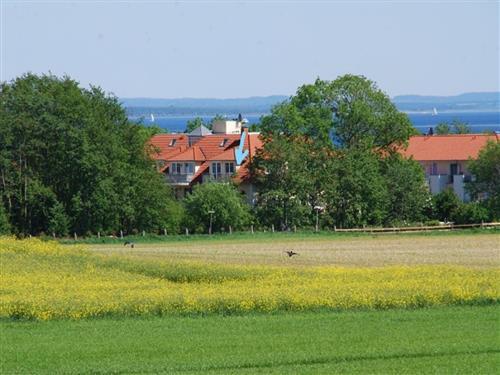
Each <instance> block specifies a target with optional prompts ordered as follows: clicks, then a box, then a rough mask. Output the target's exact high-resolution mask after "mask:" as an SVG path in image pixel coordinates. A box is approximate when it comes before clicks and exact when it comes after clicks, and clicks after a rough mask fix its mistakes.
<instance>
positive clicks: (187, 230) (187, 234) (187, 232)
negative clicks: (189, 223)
mask: <svg viewBox="0 0 500 375" xmlns="http://www.w3.org/2000/svg"><path fill="white" fill-rule="evenodd" d="M186 236H189V229H187V228H186Z"/></svg>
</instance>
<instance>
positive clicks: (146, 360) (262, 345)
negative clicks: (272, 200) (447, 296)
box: [1, 306, 500, 374]
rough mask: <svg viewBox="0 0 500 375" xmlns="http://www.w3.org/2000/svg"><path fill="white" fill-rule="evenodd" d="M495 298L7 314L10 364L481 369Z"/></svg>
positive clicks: (493, 351) (488, 355)
mask: <svg viewBox="0 0 500 375" xmlns="http://www.w3.org/2000/svg"><path fill="white" fill-rule="evenodd" d="M498 323H499V315H498V308H497V307H495V306H487V307H450V308H435V309H421V310H389V311H376V312H362V311H360V312H342V313H327V312H324V313H297V314H286V313H285V314H276V315H261V314H252V315H246V316H231V317H221V316H209V317H204V318H203V317H196V318H189V317H168V318H148V319H119V320H109V319H101V320H83V321H77V322H75V321H52V322H2V335H1V340H2V343H1V344H2V368H1V369H2V373H3V374H11V373H46V374H53V373H93V374H97V373H99V374H109V373H141V374H142V373H169V374H170V373H183V374H184V373H193V374H196V373H199V374H202V373H223V374H226V373H227V374H234V373H245V374H247V373H248V374H254V373H265V374H284V373H300V374H304V373H311V374H320V373H323V374H331V373H336V372H349V373H462V374H465V373H475V374H479V373H483V374H492V373H495V372H496V370H498V368H499V366H500V346H499V337H498V330H497V328H498Z"/></svg>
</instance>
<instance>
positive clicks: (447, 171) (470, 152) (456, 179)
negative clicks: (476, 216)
mask: <svg viewBox="0 0 500 375" xmlns="http://www.w3.org/2000/svg"><path fill="white" fill-rule="evenodd" d="M488 141H494V142H499V135H498V134H492V135H488V134H450V135H422V136H413V137H411V138H410V140H409V142H408V148H407V149H406V150H404V151H402V152H401V153H402V154H403V155H405V156H407V157H412V158H413V159H414V160H416V161H418V162H419V163H420V164H421V165H422V168H423V169H424V171H425V177H426V179H427V183H428V184H429V189H430V191H431V193H432V194H437V193H440V192H441V191H443V190H444V189H446V188H452V189H453V191H454V192H455V194H456V195H457V196H458V197H459V198H460V199H461V200H462V201H464V202H467V201H469V200H470V197H469V195H468V194H467V191H466V190H465V183H466V182H469V181H471V179H473V178H474V177H473V176H472V175H471V173H470V171H469V170H468V169H467V162H468V161H469V159H475V158H477V156H478V154H479V151H480V150H481V149H482V148H483V147H484V146H486V143H487V142H488Z"/></svg>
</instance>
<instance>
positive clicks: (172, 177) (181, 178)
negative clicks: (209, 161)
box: [165, 173, 194, 184]
mask: <svg viewBox="0 0 500 375" xmlns="http://www.w3.org/2000/svg"><path fill="white" fill-rule="evenodd" d="M193 176H194V173H189V174H167V175H166V176H165V178H166V180H167V182H168V183H171V184H189V183H190V182H191V181H192V180H193Z"/></svg>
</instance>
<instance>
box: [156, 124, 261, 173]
mask: <svg viewBox="0 0 500 375" xmlns="http://www.w3.org/2000/svg"><path fill="white" fill-rule="evenodd" d="M240 138H241V134H211V135H206V136H203V137H201V138H198V140H197V142H196V143H195V144H194V145H192V146H189V138H188V136H187V135H186V134H160V135H156V136H154V137H153V138H152V139H151V144H153V145H154V146H156V147H158V148H159V153H158V154H157V155H155V156H154V158H155V159H157V160H165V161H166V162H167V163H170V162H176V161H193V162H202V164H201V166H200V168H199V169H198V171H197V172H196V174H195V176H193V180H195V179H196V178H197V177H199V176H200V175H201V174H202V173H204V172H205V171H207V170H208V168H209V165H210V163H209V161H219V160H220V161H235V155H234V150H235V148H236V147H238V146H239V141H240ZM172 139H176V142H175V145H174V147H172V146H170V144H171V141H172ZM224 140H226V141H225V142H224ZM175 146H179V147H175ZM261 147H262V140H261V139H260V136H259V133H248V134H247V136H246V137H245V146H244V150H248V155H249V157H248V158H247V160H245V162H243V165H242V166H241V167H240V168H239V170H238V175H239V177H238V179H240V180H243V179H246V178H248V177H249V171H248V163H249V160H251V159H252V158H253V157H254V156H255V153H256V152H257V150H258V149H259V148H261ZM169 165H170V164H167V165H166V166H165V167H164V168H163V171H164V170H166V169H167V168H168V166H169Z"/></svg>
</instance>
